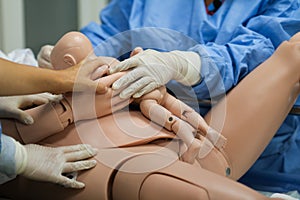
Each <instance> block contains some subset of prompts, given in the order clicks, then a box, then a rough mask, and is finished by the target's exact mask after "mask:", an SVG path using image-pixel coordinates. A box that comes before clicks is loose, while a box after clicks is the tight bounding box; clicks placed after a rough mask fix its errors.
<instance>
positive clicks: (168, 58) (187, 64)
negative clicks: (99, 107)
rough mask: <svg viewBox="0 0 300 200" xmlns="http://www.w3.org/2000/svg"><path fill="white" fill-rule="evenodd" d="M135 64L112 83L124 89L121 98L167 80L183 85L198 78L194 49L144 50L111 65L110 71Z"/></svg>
mask: <svg viewBox="0 0 300 200" xmlns="http://www.w3.org/2000/svg"><path fill="white" fill-rule="evenodd" d="M133 67H137V68H135V69H133V70H132V71H130V72H129V73H128V74H126V75H125V76H123V77H122V78H120V79H119V80H118V81H116V82H115V83H114V84H113V89H116V90H117V89H120V88H125V89H124V90H123V91H122V92H121V94H120V97H121V98H128V97H130V96H132V95H133V97H134V98H138V97H140V96H142V95H143V94H145V93H148V92H150V91H152V90H154V89H155V88H158V87H160V86H162V85H165V84H166V83H167V82H169V81H170V80H177V81H178V82H180V83H182V84H184V85H190V86H191V85H194V84H196V83H197V82H199V81H200V78H201V77H200V68H201V60H200V56H199V55H198V54H197V53H194V52H188V51H171V52H158V51H155V50H150V49H148V50H146V51H143V52H141V53H138V54H137V55H135V56H133V57H131V58H129V59H127V60H125V61H123V62H121V63H120V64H118V65H116V66H114V67H111V68H110V71H109V72H110V73H115V72H117V71H122V70H127V69H130V68H133Z"/></svg>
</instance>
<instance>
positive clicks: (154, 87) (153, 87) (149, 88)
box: [133, 82, 159, 98]
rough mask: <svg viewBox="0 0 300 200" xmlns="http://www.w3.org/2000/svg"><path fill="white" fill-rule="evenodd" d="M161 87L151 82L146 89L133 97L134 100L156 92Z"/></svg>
mask: <svg viewBox="0 0 300 200" xmlns="http://www.w3.org/2000/svg"><path fill="white" fill-rule="evenodd" d="M158 87H159V85H158V84H157V83H155V82H151V83H149V84H148V85H146V86H145V87H144V88H142V89H141V90H139V91H138V92H136V93H135V94H134V95H133V98H140V97H141V96H143V95H144V94H147V93H149V92H151V91H153V90H155V89H156V88H158Z"/></svg>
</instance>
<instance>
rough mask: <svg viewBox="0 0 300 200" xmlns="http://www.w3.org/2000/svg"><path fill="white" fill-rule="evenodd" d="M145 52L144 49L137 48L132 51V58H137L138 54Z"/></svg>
mask: <svg viewBox="0 0 300 200" xmlns="http://www.w3.org/2000/svg"><path fill="white" fill-rule="evenodd" d="M143 51H144V50H143V48H142V47H135V48H134V49H133V50H132V51H131V53H130V57H132V56H135V55H137V54H139V53H141V52H143Z"/></svg>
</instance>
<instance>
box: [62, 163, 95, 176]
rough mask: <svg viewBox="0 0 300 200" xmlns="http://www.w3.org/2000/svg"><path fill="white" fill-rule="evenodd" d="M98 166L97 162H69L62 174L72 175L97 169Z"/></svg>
mask: <svg viewBox="0 0 300 200" xmlns="http://www.w3.org/2000/svg"><path fill="white" fill-rule="evenodd" d="M96 164H97V161H96V160H82V161H77V162H68V163H66V164H65V165H64V169H63V172H62V173H70V172H76V171H81V170H86V169H90V168H93V167H95V166H96Z"/></svg>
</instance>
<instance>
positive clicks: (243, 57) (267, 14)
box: [81, 0, 300, 191]
mask: <svg viewBox="0 0 300 200" xmlns="http://www.w3.org/2000/svg"><path fill="white" fill-rule="evenodd" d="M299 4H300V2H299V0H276V1H274V0H252V1H243V0H225V1H224V3H223V5H222V6H221V7H220V8H219V9H218V10H217V12H216V13H215V14H214V15H207V14H206V7H205V5H204V1H202V0H189V1H185V0H172V1H161V0H126V1H124V0H112V1H111V3H110V4H109V5H108V7H106V8H105V9H104V10H103V11H102V13H101V15H100V18H101V21H102V25H98V24H96V23H94V22H92V23H90V24H88V25H87V26H86V27H84V28H83V29H82V30H81V31H82V32H83V33H84V34H85V35H87V36H88V38H89V39H90V40H91V42H92V44H93V45H94V47H97V48H96V50H95V52H96V54H97V55H106V56H113V57H119V58H120V59H124V58H126V56H128V52H130V51H131V50H132V49H133V48H134V47H136V46H141V47H143V48H154V49H157V50H161V51H170V50H174V49H177V50H191V51H194V52H197V53H198V54H199V55H200V56H201V62H202V68H201V76H202V82H201V83H199V84H198V85H196V86H194V87H193V88H186V87H183V86H182V85H179V84H178V83H176V82H174V81H171V82H170V83H169V84H168V88H169V89H170V88H171V90H172V91H173V92H174V93H175V92H176V93H177V94H176V95H178V96H180V99H181V100H183V101H185V102H187V103H188V104H189V105H191V106H193V108H195V109H196V110H198V111H199V112H200V113H201V114H204V113H206V112H207V110H208V109H209V107H206V106H202V104H199V105H198V103H197V100H206V99H215V98H218V97H219V96H222V95H223V94H224V93H225V92H227V91H229V90H230V89H232V88H233V87H234V86H236V85H237V84H238V82H239V81H240V80H241V79H242V78H243V77H245V76H246V75H247V74H248V73H249V72H251V71H252V70H253V69H254V68H255V67H256V66H258V65H259V64H260V63H262V62H263V61H265V60H266V59H267V58H268V57H269V56H270V55H272V53H273V52H274V50H275V49H276V48H277V47H278V45H279V44H280V43H281V42H282V41H284V40H288V39H289V38H290V37H291V35H293V34H295V33H297V32H299V31H300V20H299V19H300V14H299V12H300V11H299V6H300V5H299ZM128 30H131V31H130V32H128ZM112 36H114V37H112ZM299 102H300V100H299ZM298 124H299V116H289V117H288V118H287V119H286V120H285V122H284V124H283V125H282V127H281V128H280V130H279V131H278V133H277V134H276V136H275V137H274V139H273V140H272V142H271V143H270V145H269V146H268V147H267V148H266V150H265V152H264V153H263V155H262V156H261V157H260V159H259V160H258V161H257V162H256V163H255V165H254V166H253V167H252V169H251V170H250V172H252V174H253V172H259V173H264V171H265V170H266V169H268V172H269V173H268V174H266V176H265V177H264V178H265V180H266V182H268V183H269V185H270V184H273V182H272V180H273V175H272V174H277V173H281V174H282V175H283V176H285V175H286V176H292V175H293V174H296V173H297V174H299V172H300V169H299V167H298V166H300V159H295V158H296V156H298V155H300V154H299V153H300V141H299V140H298V139H297V138H298V137H299V135H300V134H299V133H298V132H299V131H300V130H299V128H298V127H299V126H298ZM290 144H293V145H291V146H289V145H290ZM279 147H282V148H281V149H280V150H281V152H280V154H279V153H278V148H279ZM275 161H276V162H275ZM270 163H272V166H270ZM250 172H249V173H250ZM272 172H274V173H272ZM259 173H257V174H259ZM248 177H249V176H248ZM245 180H247V176H245ZM247 184H249V185H251V184H252V185H256V186H257V187H258V189H259V186H260V179H248V182H247ZM290 184H291V185H292V186H293V183H292V182H291V183H290ZM280 187H281V188H282V189H285V188H286V186H285V185H281V186H280ZM294 187H295V189H297V190H298V191H299V188H298V186H297V185H296V184H295V185H294ZM289 189H290V188H289Z"/></svg>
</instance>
